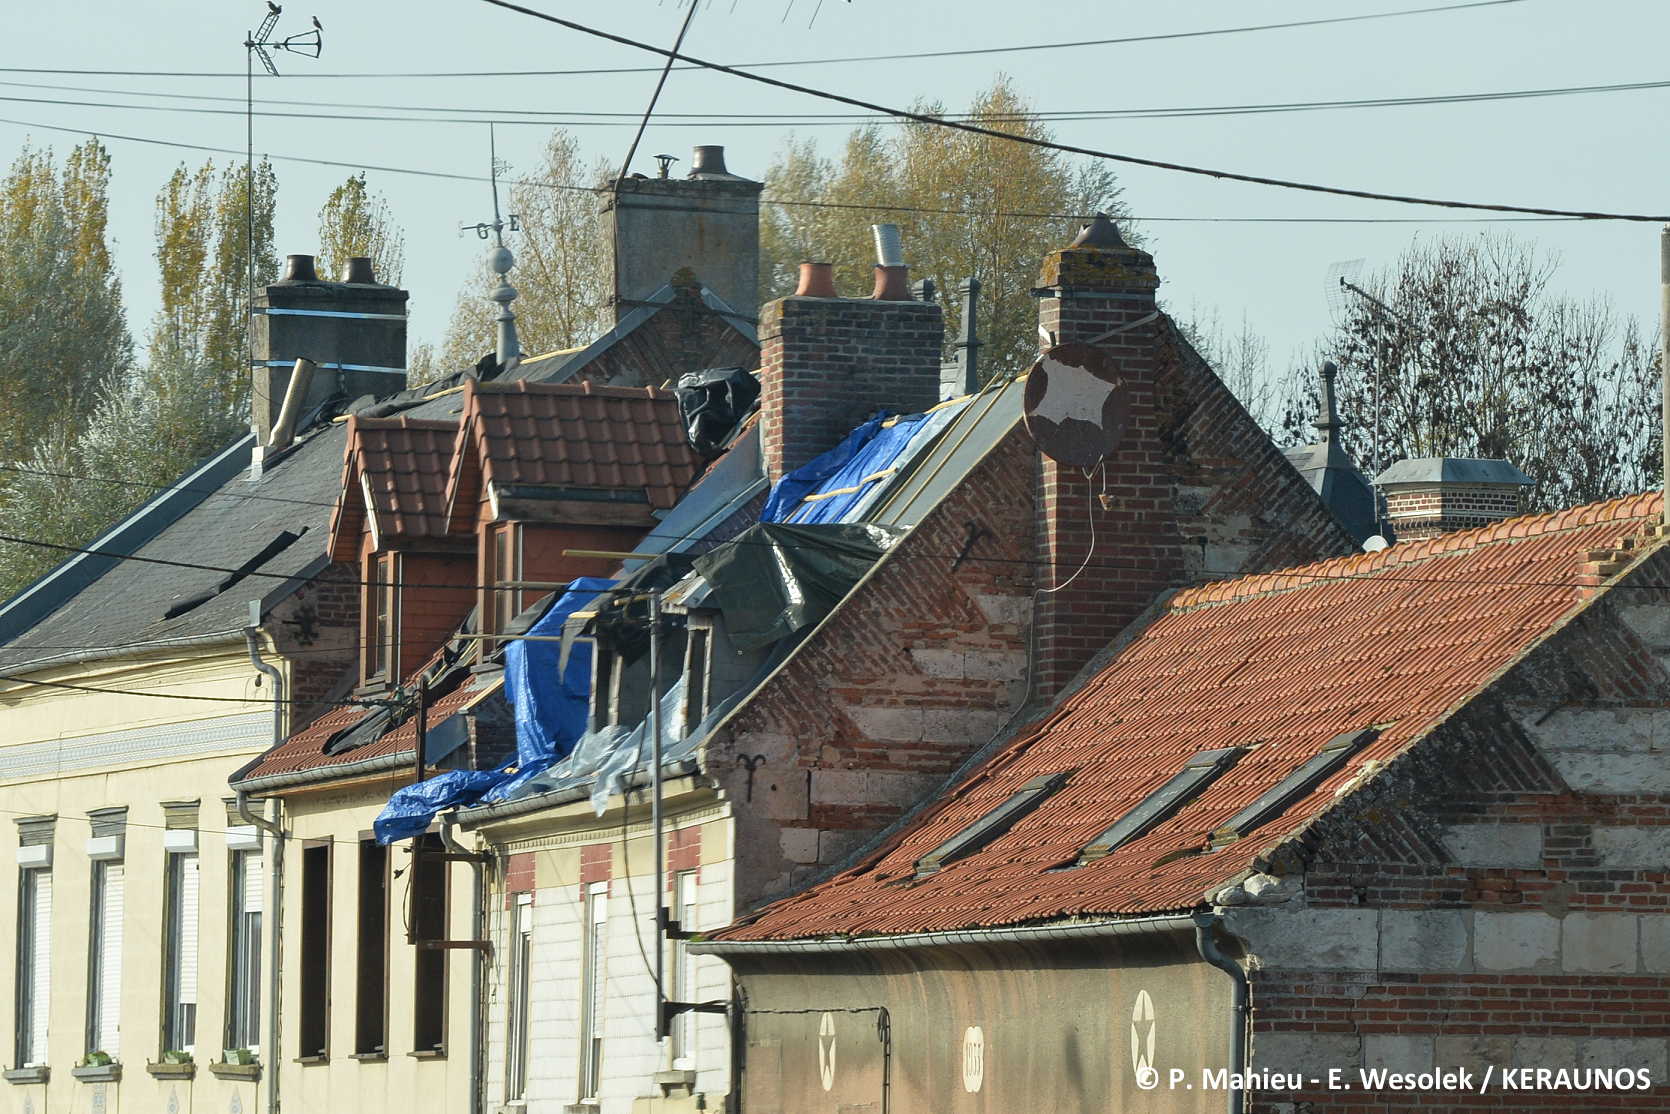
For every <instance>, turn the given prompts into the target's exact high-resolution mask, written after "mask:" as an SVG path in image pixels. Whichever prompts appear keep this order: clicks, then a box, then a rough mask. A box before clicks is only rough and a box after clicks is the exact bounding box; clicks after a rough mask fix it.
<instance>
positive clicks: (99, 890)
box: [85, 859, 127, 1060]
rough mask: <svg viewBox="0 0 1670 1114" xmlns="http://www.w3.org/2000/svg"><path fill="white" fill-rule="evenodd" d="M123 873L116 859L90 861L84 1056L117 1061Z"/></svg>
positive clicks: (118, 1054)
mask: <svg viewBox="0 0 1670 1114" xmlns="http://www.w3.org/2000/svg"><path fill="white" fill-rule="evenodd" d="M126 873H127V872H126V870H125V869H124V864H123V863H122V860H120V859H103V860H94V862H93V900H92V905H91V909H90V912H91V917H90V918H89V923H88V938H89V939H88V944H89V947H88V952H89V957H88V963H87V1047H86V1049H85V1051H87V1052H103V1053H104V1054H106V1055H107V1056H109V1057H110V1058H111V1059H112V1060H116V1059H120V1057H121V1050H120V1039H119V1034H120V1033H121V1028H122V905H123V901H122V899H123V896H124V895H123V889H124V882H125V881H126Z"/></svg>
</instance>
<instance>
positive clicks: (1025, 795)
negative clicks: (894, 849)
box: [916, 770, 1073, 878]
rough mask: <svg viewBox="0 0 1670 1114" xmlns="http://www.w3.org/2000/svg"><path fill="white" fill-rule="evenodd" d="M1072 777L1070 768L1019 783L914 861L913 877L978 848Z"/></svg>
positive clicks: (935, 868) (931, 870)
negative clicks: (1015, 789) (1011, 792)
mask: <svg viewBox="0 0 1670 1114" xmlns="http://www.w3.org/2000/svg"><path fill="white" fill-rule="evenodd" d="M1072 776H1073V771H1072V770H1063V771H1062V772H1060V773H1056V774H1040V775H1039V776H1037V777H1035V778H1033V779H1032V780H1031V781H1029V782H1027V783H1026V784H1025V785H1023V786H1021V788H1020V790H1019V791H1018V792H1016V793H1015V794H1014V795H1013V796H1012V797H1010V798H1009V799H1008V800H1007V801H1004V802H1003V803H1002V804H1000V805H998V806H997V807H996V808H994V809H992V810H991V811H990V812H988V813H986V815H984V816H982V817H980V819H978V820H976V821H975V822H974V823H972V824H970V825H969V826H968V827H966V828H964V829H963V830H962V831H960V832H958V833H957V834H956V835H954V836H952V837H951V838H950V839H948V840H946V841H945V842H944V843H942V844H940V845H939V846H938V847H936V848H934V849H933V850H932V851H930V852H928V853H927V854H926V855H923V856H922V857H921V858H920V859H917V860H916V876H917V877H918V878H920V877H922V876H923V875H925V874H932V873H934V872H935V871H937V870H940V869H942V868H944V867H946V866H948V865H950V864H951V863H954V862H956V861H957V860H958V859H961V858H963V857H965V856H967V855H972V854H974V852H976V851H978V850H980V848H982V847H984V846H986V844H988V843H990V842H991V841H992V840H994V839H996V838H997V837H998V836H1000V835H1002V834H1003V833H1004V832H1006V831H1008V830H1009V829H1010V828H1012V827H1014V826H1015V823H1016V822H1017V821H1019V820H1020V819H1021V817H1023V816H1025V815H1026V814H1027V813H1029V812H1031V811H1032V810H1033V809H1035V808H1037V807H1038V806H1039V805H1041V804H1043V803H1044V801H1045V800H1046V799H1048V797H1049V795H1050V794H1051V793H1054V792H1055V791H1056V790H1057V789H1060V788H1061V787H1062V786H1063V785H1065V784H1066V783H1067V779H1068V778H1070V777H1072Z"/></svg>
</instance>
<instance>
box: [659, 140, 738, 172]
mask: <svg viewBox="0 0 1670 1114" xmlns="http://www.w3.org/2000/svg"><path fill="white" fill-rule="evenodd" d="M656 157H657V158H659V157H660V156H659V155H658V156H656ZM698 174H724V175H727V176H728V175H729V174H730V171H728V170H726V169H725V148H723V147H721V146H718V145H716V144H709V145H706V146H698V147H697V148H696V152H695V155H694V156H693V157H692V158H691V160H690V177H692V178H694V177H696V176H697V175H698ZM661 176H662V177H663V178H665V177H666V175H665V174H663V175H661Z"/></svg>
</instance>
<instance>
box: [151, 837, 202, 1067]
mask: <svg viewBox="0 0 1670 1114" xmlns="http://www.w3.org/2000/svg"><path fill="white" fill-rule="evenodd" d="M165 853H166V855H167V856H168V859H167V863H166V866H165V870H164V882H163V904H162V908H163V932H162V1003H161V1005H162V1024H161V1025H160V1026H158V1030H159V1032H158V1039H159V1041H160V1042H161V1050H160V1051H161V1053H164V1054H166V1053H168V1052H187V1053H191V1055H192V1056H193V1058H194V1059H195V1057H196V1048H197V1006H198V1004H199V1002H200V1001H201V998H202V995H201V993H199V992H200V991H201V989H202V960H203V871H202V866H203V864H202V860H201V859H200V858H199V857H198V854H197V852H196V851H168V852H165ZM188 859H189V860H190V862H191V874H190V875H188V874H187V873H186V862H187V860H188ZM188 878H191V882H190V884H189V887H188V882H187V879H188ZM188 888H189V889H195V891H196V892H195V894H194V895H193V904H194V906H195V909H194V910H193V912H195V914H196V922H197V923H196V926H195V928H194V930H193V931H192V932H191V934H190V935H189V936H188V935H187V933H186V928H187V909H186V896H187V893H188ZM188 945H189V947H188ZM188 951H189V953H190V954H189V955H188V954H187V953H188ZM188 974H189V976H190V984H191V988H192V1000H191V1001H190V1002H187V1001H185V992H186V990H185V988H186V981H187V976H188ZM188 1006H189V1007H190V1013H189V1017H188V1015H187V1013H186V1008H187V1007H188ZM188 1028H189V1030H190V1032H189V1033H187V1032H185V1030H186V1029H188ZM182 1036H185V1037H187V1038H189V1039H187V1040H183V1041H182V1040H180V1039H179V1038H180V1037H182Z"/></svg>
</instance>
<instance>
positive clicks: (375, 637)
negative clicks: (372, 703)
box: [365, 551, 400, 684]
mask: <svg viewBox="0 0 1670 1114" xmlns="http://www.w3.org/2000/svg"><path fill="white" fill-rule="evenodd" d="M399 557H400V555H399V554H398V553H395V552H393V551H387V552H382V553H374V554H372V556H371V576H370V578H369V582H368V584H367V585H366V589H367V595H368V596H369V598H368V599H367V600H366V604H367V606H366V608H365V623H366V626H365V646H366V663H365V680H366V683H367V684H370V683H372V682H374V681H389V682H393V681H395V680H397V679H398V676H399V667H400V662H399V645H400V597H399V583H398V582H399V578H400V561H399Z"/></svg>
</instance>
